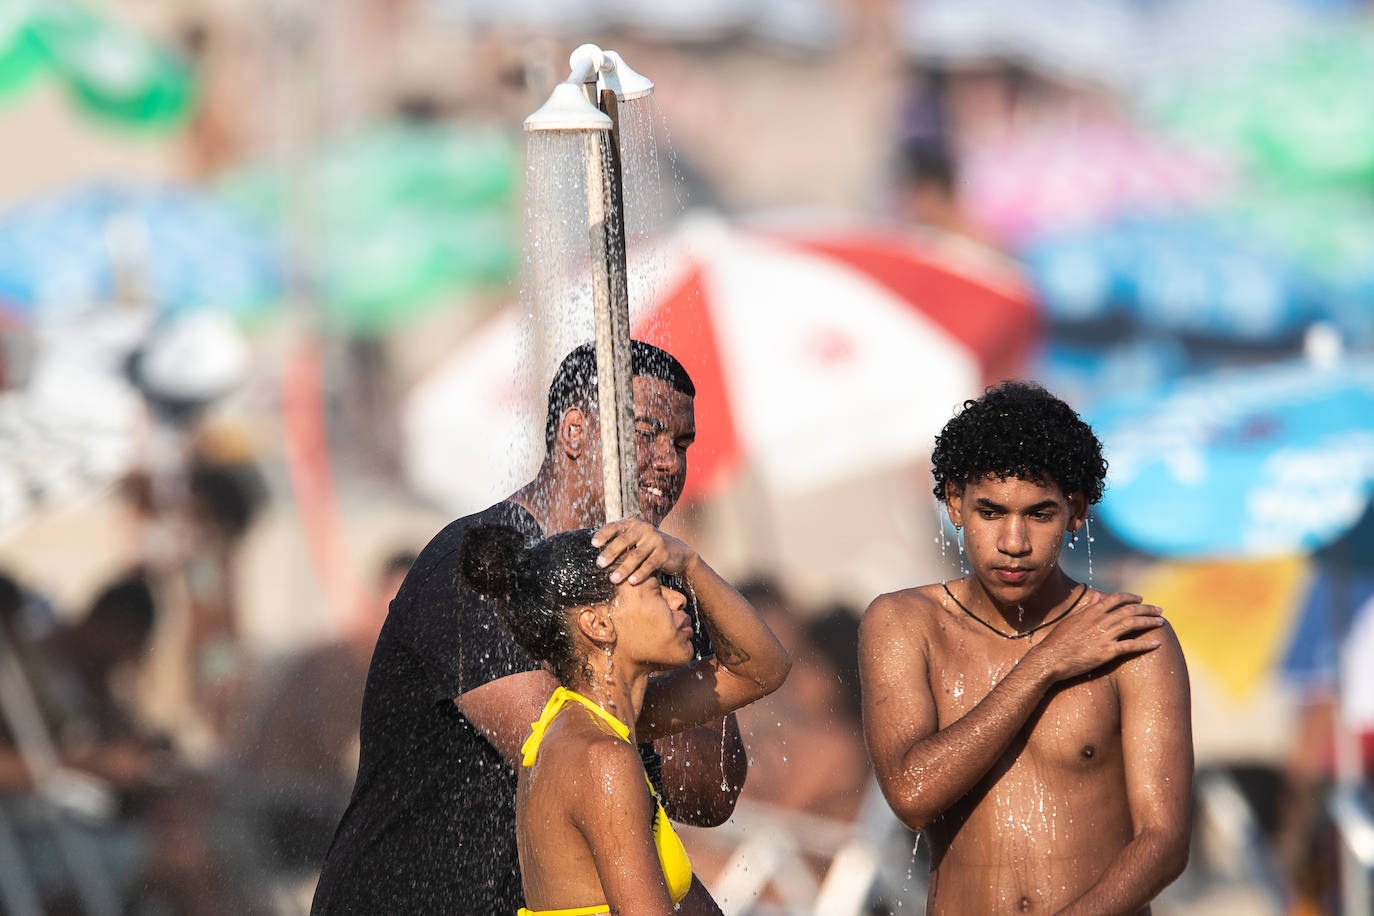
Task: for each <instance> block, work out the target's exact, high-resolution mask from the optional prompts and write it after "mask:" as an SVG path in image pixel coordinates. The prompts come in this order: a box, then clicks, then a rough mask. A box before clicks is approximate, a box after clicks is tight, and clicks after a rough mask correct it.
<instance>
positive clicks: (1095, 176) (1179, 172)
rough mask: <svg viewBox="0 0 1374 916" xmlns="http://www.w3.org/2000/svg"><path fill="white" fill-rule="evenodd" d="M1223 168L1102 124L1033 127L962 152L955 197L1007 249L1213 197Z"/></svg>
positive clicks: (1224, 175) (1109, 122)
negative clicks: (1058, 232)
mask: <svg viewBox="0 0 1374 916" xmlns="http://www.w3.org/2000/svg"><path fill="white" fill-rule="evenodd" d="M1230 174H1231V170H1230V168H1229V167H1228V166H1227V165H1226V164H1225V163H1224V162H1223V161H1222V160H1220V159H1218V158H1216V157H1215V156H1212V155H1203V154H1202V153H1199V152H1196V151H1194V150H1191V149H1188V148H1185V147H1182V146H1180V145H1178V144H1175V143H1173V142H1171V141H1168V140H1165V139H1163V138H1159V137H1154V136H1150V135H1149V134H1146V133H1144V132H1142V131H1141V130H1140V129H1138V128H1136V127H1133V126H1131V125H1129V124H1127V123H1125V122H1123V121H1119V120H1115V119H1111V118H1106V117H1100V116H1099V117H1089V118H1068V119H1066V118H1059V119H1047V120H1037V121H1032V122H1030V123H1027V124H1025V125H1023V126H1020V127H1017V128H1014V129H1012V130H1010V131H1008V132H1007V133H1005V134H1003V135H1001V136H999V137H997V138H995V139H992V140H989V141H987V142H982V143H978V144H976V145H975V146H974V147H973V148H972V149H970V150H968V151H967V154H966V157H965V162H964V166H963V168H962V170H961V175H960V188H959V192H960V196H961V199H962V200H963V202H964V204H965V206H966V207H967V208H968V210H969V213H970V214H971V215H972V216H973V218H974V219H975V220H976V221H978V222H979V223H981V224H982V225H983V226H985V227H986V228H987V229H989V230H990V231H992V232H993V233H994V234H995V235H996V236H997V237H998V238H999V239H1001V240H1002V241H1004V242H1006V243H1007V244H1010V245H1019V244H1021V243H1023V242H1025V241H1027V240H1029V239H1031V238H1033V237H1035V236H1039V235H1043V234H1045V233H1046V232H1049V231H1053V230H1059V229H1070V228H1081V227H1083V226H1089V225H1095V224H1098V223H1102V222H1105V221H1107V220H1109V219H1111V218H1113V217H1115V216H1118V215H1120V214H1123V213H1126V212H1140V211H1159V210H1173V209H1177V208H1180V207H1183V206H1188V205H1191V204H1194V203H1197V202H1199V201H1203V200H1207V199H1211V198H1215V197H1217V196H1219V195H1220V193H1221V192H1222V191H1224V190H1225V188H1226V186H1227V183H1228V181H1229V178H1230Z"/></svg>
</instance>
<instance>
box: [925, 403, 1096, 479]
mask: <svg viewBox="0 0 1374 916" xmlns="http://www.w3.org/2000/svg"><path fill="white" fill-rule="evenodd" d="M930 463H931V473H932V474H933V475H934V476H935V498H936V499H938V500H941V501H944V498H945V485H946V484H949V483H952V484H954V485H955V486H956V487H962V486H963V485H964V484H967V483H968V482H969V481H970V480H976V479H979V478H981V477H986V476H989V475H991V476H993V477H997V478H1000V479H1006V478H1008V477H1019V478H1021V479H1022V480H1032V481H1035V482H1037V483H1045V482H1048V481H1051V480H1052V481H1054V482H1055V483H1056V484H1058V485H1059V488H1060V489H1061V490H1063V491H1064V493H1065V495H1070V494H1073V493H1082V494H1083V495H1084V497H1086V498H1087V501H1088V505H1093V504H1094V503H1096V502H1097V501H1098V500H1100V499H1101V498H1102V484H1103V482H1104V481H1105V480H1106V477H1107V462H1106V461H1105V460H1104V459H1103V457H1102V443H1101V442H1099V441H1098V439H1097V436H1096V435H1094V434H1093V431H1092V427H1090V426H1089V425H1088V424H1086V423H1084V422H1083V421H1082V420H1081V419H1079V416H1078V414H1076V413H1075V412H1074V409H1073V408H1072V407H1070V406H1069V405H1068V404H1065V403H1064V402H1063V401H1061V400H1059V398H1057V397H1055V396H1054V395H1052V394H1050V393H1049V392H1048V391H1046V390H1045V389H1044V388H1041V387H1040V386H1039V385H1034V384H1030V383H1027V382H1017V381H1008V382H1002V383H1001V384H1000V385H994V386H993V387H991V388H989V389H987V391H985V392H984V393H983V396H982V397H981V398H978V399H977V400H968V401H965V402H964V409H963V410H962V411H960V412H959V414H958V415H956V416H955V417H954V419H952V420H950V421H949V422H948V423H946V424H945V428H944V429H943V430H941V432H940V435H938V436H936V437H935V451H934V453H932V454H931V456H930Z"/></svg>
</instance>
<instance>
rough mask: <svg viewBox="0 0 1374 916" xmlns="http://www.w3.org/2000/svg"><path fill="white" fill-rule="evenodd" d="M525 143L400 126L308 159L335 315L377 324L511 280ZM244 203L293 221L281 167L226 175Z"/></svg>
mask: <svg viewBox="0 0 1374 916" xmlns="http://www.w3.org/2000/svg"><path fill="white" fill-rule="evenodd" d="M517 175H518V165H517V150H516V145H515V144H514V143H513V142H512V140H511V138H510V137H509V136H507V135H506V134H505V133H504V132H501V131H497V130H490V129H483V128H474V127H457V126H451V125H434V124H424V125H406V124H392V125H386V126H383V127H378V128H373V129H371V130H368V131H365V132H363V133H361V134H358V135H356V136H353V137H350V138H347V139H345V140H343V141H341V142H339V143H337V144H334V145H331V146H329V147H327V148H325V149H324V150H323V151H321V152H320V153H319V154H318V155H317V156H315V157H314V158H313V159H312V160H310V161H308V162H307V163H306V165H305V168H304V169H303V179H302V180H303V181H304V182H305V183H306V185H305V187H303V188H302V189H301V191H302V194H301V199H302V200H303V201H307V202H308V208H309V210H310V211H311V212H312V214H313V218H312V219H311V224H312V229H313V238H312V240H311V245H310V248H311V254H312V256H313V258H314V260H315V264H314V265H313V268H314V270H313V273H314V276H315V286H316V290H317V293H318V296H319V298H320V300H321V305H322V306H323V309H324V317H325V319H326V320H327V321H328V322H330V323H331V324H333V325H334V326H337V327H342V328H344V329H347V330H349V331H352V332H354V333H362V334H371V333H379V332H384V331H385V330H387V329H389V328H392V327H395V326H397V325H400V324H403V323H405V322H407V321H409V320H411V319H413V318H415V317H418V316H420V315H423V314H425V313H427V312H428V311H429V310H430V309H432V308H434V307H436V306H437V305H439V304H441V303H442V302H444V301H445V297H448V296H451V295H452V294H454V293H456V292H461V291H463V290H468V289H474V288H479V287H482V286H490V285H500V284H504V283H505V282H506V281H507V280H508V279H509V278H510V277H511V276H513V274H514V272H515V268H516V264H517V244H516V242H517V237H516V208H515V203H514V202H515V195H516V191H517V186H516V179H517ZM218 189H219V191H220V193H221V195H222V197H223V199H224V200H226V201H227V202H228V203H229V204H230V206H231V207H232V208H234V209H235V210H237V211H238V212H240V213H242V214H243V215H244V216H246V217H247V218H249V219H251V220H254V221H256V222H257V223H258V224H259V225H261V226H263V227H264V229H266V230H268V231H276V232H282V231H284V225H285V219H286V209H287V196H286V194H285V193H284V184H283V179H282V173H281V170H280V169H279V168H272V167H257V168H252V169H249V170H246V171H243V172H239V173H236V174H233V175H230V176H227V177H226V178H224V179H223V180H222V181H221V182H219V185H218Z"/></svg>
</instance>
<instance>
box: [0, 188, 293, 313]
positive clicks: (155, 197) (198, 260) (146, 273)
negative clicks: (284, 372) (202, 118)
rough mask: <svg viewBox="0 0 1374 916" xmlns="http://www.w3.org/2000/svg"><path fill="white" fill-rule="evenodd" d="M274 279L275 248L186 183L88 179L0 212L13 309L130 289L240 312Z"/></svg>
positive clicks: (174, 307)
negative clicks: (122, 182)
mask: <svg viewBox="0 0 1374 916" xmlns="http://www.w3.org/2000/svg"><path fill="white" fill-rule="evenodd" d="M281 285H282V271H281V262H280V259H279V257H278V254H277V251H276V249H275V248H274V247H273V246H272V245H271V244H270V243H269V242H266V241H264V240H263V239H262V238H261V236H260V235H259V234H256V233H254V232H253V231H251V230H250V229H249V228H247V227H246V226H244V225H243V224H241V223H240V222H238V221H237V220H236V219H235V218H234V217H233V216H231V215H230V214H229V213H228V211H226V210H225V209H224V208H222V207H221V206H220V205H219V204H217V203H215V202H214V201H213V200H211V199H210V198H209V197H206V196H203V195H200V194H198V193H195V192H194V191H191V190H188V189H178V188H173V187H162V186H153V185H117V184H96V185H90V186H86V187H83V188H80V189H77V190H74V191H68V192H66V193H63V194H59V195H57V196H53V197H47V198H42V199H38V200H34V201H31V202H29V203H25V204H22V205H20V206H18V207H16V208H14V209H12V210H10V211H8V212H7V213H5V214H3V215H0V302H3V303H5V304H6V305H8V306H9V307H10V308H11V309H12V310H14V311H16V312H18V313H20V314H21V315H23V314H28V315H35V314H38V313H40V312H43V311H45V310H51V309H65V308H69V307H84V306H88V305H90V304H92V303H95V302H102V301H113V300H119V299H124V298H130V297H131V296H134V297H137V298H138V299H140V300H141V301H143V302H145V303H147V304H149V305H151V306H154V307H155V308H156V309H157V310H159V311H162V312H174V311H178V310H181V309H186V308H194V307H201V306H214V307H222V308H228V309H233V310H236V311H245V310H251V309H254V308H256V307H261V306H263V305H264V304H267V303H269V302H271V301H272V300H274V299H275V298H276V297H277V295H278V293H279V292H280V289H281Z"/></svg>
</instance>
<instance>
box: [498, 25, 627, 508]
mask: <svg viewBox="0 0 1374 916" xmlns="http://www.w3.org/2000/svg"><path fill="white" fill-rule="evenodd" d="M568 66H569V69H570V72H569V74H568V78H567V79H566V80H564V81H563V82H561V83H559V84H558V85H557V86H555V87H554V89H553V92H552V93H551V94H550V95H549V99H548V101H547V102H545V103H544V104H543V105H541V106H540V107H539V109H538V110H536V111H535V112H534V113H533V114H531V115H530V116H529V117H528V118H526V119H525V130H526V131H529V132H538V131H572V132H578V133H581V134H583V138H582V147H583V153H584V161H585V164H586V177H587V182H586V188H587V235H588V242H589V244H590V250H591V271H592V277H591V280H592V308H593V312H594V319H595V327H596V379H597V384H596V387H597V409H598V414H599V416H600V417H601V467H602V475H603V480H604V484H605V487H604V489H605V500H606V519H607V520H608V521H609V520H613V519H618V518H623V517H625V516H627V515H637V514H638V513H639V483H638V471H637V468H636V461H635V450H634V389H633V386H632V383H631V382H632V377H633V373H632V370H631V366H630V296H629V287H628V283H627V269H626V266H625V188H624V178H623V174H622V171H621V150H620V121H619V109H618V105H619V103H620V102H622V101H627V100H630V99H640V98H644V97H645V96H648V95H650V94H651V93H652V92H653V91H654V84H653V83H652V82H651V81H650V80H648V79H646V78H645V77H644V76H642V75H641V74H639V73H637V72H635V71H634V70H632V69H631V68H630V67H629V66H628V65H627V64H626V63H625V61H624V60H623V59H622V58H621V56H620V55H619V54H617V53H616V52H614V51H602V50H601V49H600V48H598V47H597V46H596V45H592V44H584V45H581V46H579V47H578V48H577V49H576V50H574V51H573V52H572V54H571V55H570V56H569V58H568ZM608 418H614V421H613V422H608Z"/></svg>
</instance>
